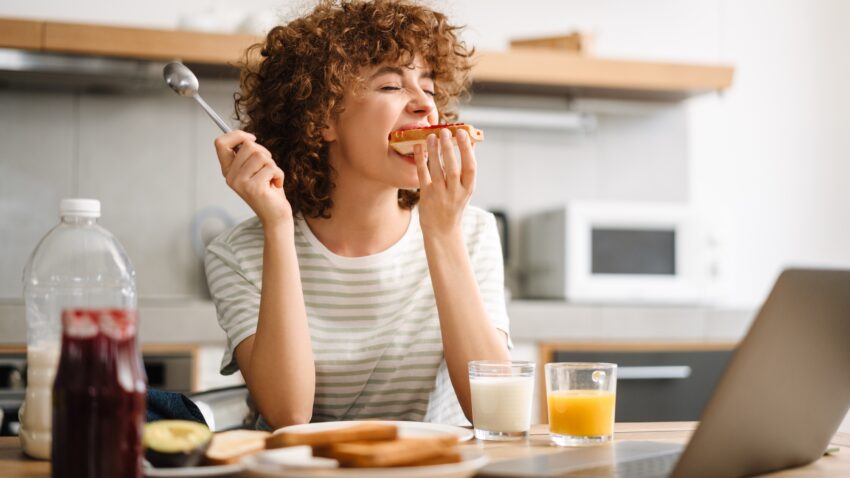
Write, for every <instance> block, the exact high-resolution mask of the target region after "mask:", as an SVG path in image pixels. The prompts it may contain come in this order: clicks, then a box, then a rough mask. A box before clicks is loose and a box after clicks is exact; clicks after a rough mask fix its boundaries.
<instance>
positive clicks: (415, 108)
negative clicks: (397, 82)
mask: <svg viewBox="0 0 850 478" xmlns="http://www.w3.org/2000/svg"><path fill="white" fill-rule="evenodd" d="M407 111H408V112H409V113H411V114H414V115H417V116H428V115H430V114H431V112H432V111H434V98H432V97H431V95H429V94H428V93H425V91H424V90H423V89H422V88H413V89H411V90H410V101H408V102H407Z"/></svg>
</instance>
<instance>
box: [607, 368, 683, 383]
mask: <svg viewBox="0 0 850 478" xmlns="http://www.w3.org/2000/svg"><path fill="white" fill-rule="evenodd" d="M690 376H691V367H689V366H687V365H659V366H651V367H618V368H617V379H618V380H682V379H686V378H688V377H690Z"/></svg>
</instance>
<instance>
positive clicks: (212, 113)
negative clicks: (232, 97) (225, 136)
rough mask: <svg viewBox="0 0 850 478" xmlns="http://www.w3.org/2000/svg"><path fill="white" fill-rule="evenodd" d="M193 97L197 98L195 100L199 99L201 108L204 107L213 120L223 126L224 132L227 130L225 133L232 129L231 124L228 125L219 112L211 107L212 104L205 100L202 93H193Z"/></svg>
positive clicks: (220, 126)
mask: <svg viewBox="0 0 850 478" xmlns="http://www.w3.org/2000/svg"><path fill="white" fill-rule="evenodd" d="M192 98H195V101H197V102H198V104H199V105H201V108H203V109H204V111H206V112H207V114H208V115H209V116H210V118H212V120H213V121H215V124H217V125H218V127H219V128H221V130H222V131H223V132H225V133H229V132H230V130H231V128H230V126H228V125H227V123H225V122H224V120H223V119H221V116H219V115H218V113H216V112H215V111H214V110H213V109H212V108H210V105H208V104H207V102H206V101H204V99H203V98H201V95H198V94H195V95H192Z"/></svg>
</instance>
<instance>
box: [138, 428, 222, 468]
mask: <svg viewBox="0 0 850 478" xmlns="http://www.w3.org/2000/svg"><path fill="white" fill-rule="evenodd" d="M212 436H213V434H212V432H211V431H210V429H209V428H208V427H207V426H206V425H204V424H202V423H198V422H192V421H189V420H160V421H156V422H151V423H146V424H145V430H144V434H143V438H142V444H143V445H144V447H145V458H146V459H147V460H148V461H149V462H150V463H151V465H153V466H154V467H157V468H177V467H184V466H195V465H197V464H198V463H200V462H201V459H203V457H204V453H205V452H206V451H207V448H208V447H209V446H210V442H211V441H212Z"/></svg>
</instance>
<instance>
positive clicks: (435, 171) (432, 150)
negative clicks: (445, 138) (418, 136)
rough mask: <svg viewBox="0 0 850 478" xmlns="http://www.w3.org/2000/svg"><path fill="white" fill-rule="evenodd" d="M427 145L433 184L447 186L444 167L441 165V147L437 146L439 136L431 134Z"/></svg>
mask: <svg viewBox="0 0 850 478" xmlns="http://www.w3.org/2000/svg"><path fill="white" fill-rule="evenodd" d="M426 143H427V144H428V171H429V172H430V173H431V183H432V184H433V183H434V182H438V183H441V184H445V183H446V181H445V177H444V176H443V169H442V168H443V167H442V165H441V164H440V146H439V144H437V135H435V134H429V135H428V138H427V140H426Z"/></svg>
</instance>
